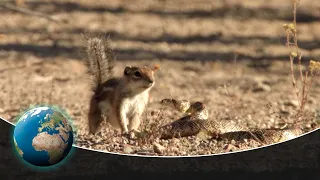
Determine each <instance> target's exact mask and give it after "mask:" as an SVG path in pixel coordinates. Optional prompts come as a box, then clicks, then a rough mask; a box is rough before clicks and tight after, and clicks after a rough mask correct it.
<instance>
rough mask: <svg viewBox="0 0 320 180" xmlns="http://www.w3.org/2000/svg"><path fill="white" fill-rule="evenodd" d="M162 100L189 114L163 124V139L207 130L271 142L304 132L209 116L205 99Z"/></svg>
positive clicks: (167, 104)
mask: <svg viewBox="0 0 320 180" xmlns="http://www.w3.org/2000/svg"><path fill="white" fill-rule="evenodd" d="M161 104H162V105H165V106H169V107H171V108H173V109H175V110H178V111H179V112H183V113H186V114H187V115H186V116H184V117H182V118H180V119H178V120H175V121H173V122H171V123H169V124H166V125H164V126H162V127H161V128H160V130H159V132H160V133H159V134H160V138H161V139H170V138H179V137H187V136H193V135H197V134H198V133H200V132H204V133H206V134H207V135H209V136H212V137H221V138H233V139H237V138H250V137H251V138H252V137H253V138H255V139H256V140H258V141H260V142H263V143H268V144H269V143H276V142H281V141H286V140H289V139H293V138H295V137H297V136H299V135H301V134H303V132H302V130H301V129H299V128H285V129H250V128H248V127H246V126H241V125H239V124H237V123H235V122H232V121H224V122H221V121H214V120H208V117H209V115H208V114H209V113H208V110H207V108H206V106H205V104H204V103H202V102H195V103H190V102H189V101H187V100H181V101H179V100H175V99H163V100H162V101H161ZM257 138H258V139H257Z"/></svg>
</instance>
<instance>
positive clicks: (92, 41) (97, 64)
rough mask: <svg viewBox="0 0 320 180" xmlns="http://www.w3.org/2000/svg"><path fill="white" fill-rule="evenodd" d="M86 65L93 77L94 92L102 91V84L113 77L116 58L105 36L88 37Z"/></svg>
mask: <svg viewBox="0 0 320 180" xmlns="http://www.w3.org/2000/svg"><path fill="white" fill-rule="evenodd" d="M86 54H87V58H85V59H86V61H85V62H86V65H87V67H88V73H89V74H91V75H93V76H94V78H93V87H92V88H93V91H94V92H96V93H97V92H99V91H101V88H102V84H103V83H104V82H106V81H107V80H109V79H110V78H111V77H112V76H113V67H114V64H115V57H114V53H113V50H112V49H111V47H110V45H109V40H108V38H107V37H105V36H99V37H86Z"/></svg>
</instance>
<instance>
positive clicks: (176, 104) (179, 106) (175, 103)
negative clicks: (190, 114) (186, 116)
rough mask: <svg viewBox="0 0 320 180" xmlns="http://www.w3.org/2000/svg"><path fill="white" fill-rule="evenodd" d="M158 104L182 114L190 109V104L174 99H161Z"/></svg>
mask: <svg viewBox="0 0 320 180" xmlns="http://www.w3.org/2000/svg"><path fill="white" fill-rule="evenodd" d="M160 103H161V104H162V105H165V106H169V107H171V108H173V109H175V110H177V111H179V112H183V113H185V112H186V111H187V110H188V109H189V107H190V102H189V101H187V100H181V101H179V100H175V99H163V100H161V102H160Z"/></svg>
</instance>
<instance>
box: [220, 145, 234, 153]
mask: <svg viewBox="0 0 320 180" xmlns="http://www.w3.org/2000/svg"><path fill="white" fill-rule="evenodd" d="M235 148H236V147H235V146H234V145H232V144H226V145H225V146H224V147H223V149H224V150H226V151H228V152H231V151H234V150H235Z"/></svg>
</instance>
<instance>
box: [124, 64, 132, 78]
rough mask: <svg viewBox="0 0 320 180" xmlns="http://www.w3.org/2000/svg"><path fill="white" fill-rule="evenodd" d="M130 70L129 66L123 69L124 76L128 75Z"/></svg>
mask: <svg viewBox="0 0 320 180" xmlns="http://www.w3.org/2000/svg"><path fill="white" fill-rule="evenodd" d="M130 70H131V66H127V67H126V68H125V69H124V72H123V73H124V75H125V76H127V75H129V74H130Z"/></svg>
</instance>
